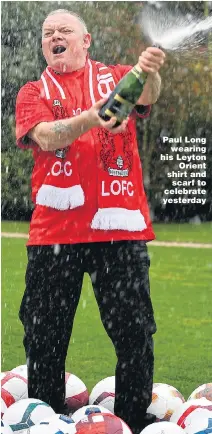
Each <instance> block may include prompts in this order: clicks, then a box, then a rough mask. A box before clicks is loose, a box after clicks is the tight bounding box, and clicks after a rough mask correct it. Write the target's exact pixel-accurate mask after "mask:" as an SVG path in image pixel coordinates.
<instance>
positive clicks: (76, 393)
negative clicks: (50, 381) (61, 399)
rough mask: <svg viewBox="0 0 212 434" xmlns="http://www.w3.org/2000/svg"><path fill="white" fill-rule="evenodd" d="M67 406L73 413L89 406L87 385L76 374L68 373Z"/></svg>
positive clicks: (66, 381)
mask: <svg viewBox="0 0 212 434" xmlns="http://www.w3.org/2000/svg"><path fill="white" fill-rule="evenodd" d="M65 383H66V404H67V405H68V408H69V409H70V411H71V412H72V413H73V412H74V411H76V410H78V408H81V407H83V406H84V405H87V403H88V398H89V394H88V391H87V388H86V386H85V384H84V383H83V381H82V380H80V378H78V377H77V376H76V375H74V374H70V373H68V372H66V374H65Z"/></svg>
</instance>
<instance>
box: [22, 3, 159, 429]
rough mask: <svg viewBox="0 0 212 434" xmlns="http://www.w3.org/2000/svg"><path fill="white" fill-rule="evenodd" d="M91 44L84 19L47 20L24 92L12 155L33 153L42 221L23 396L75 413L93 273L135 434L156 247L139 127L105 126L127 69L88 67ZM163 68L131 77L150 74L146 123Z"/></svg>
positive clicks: (26, 299)
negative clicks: (84, 293)
mask: <svg viewBox="0 0 212 434" xmlns="http://www.w3.org/2000/svg"><path fill="white" fill-rule="evenodd" d="M90 42H91V35H90V34H89V33H88V30H87V26H86V24H85V22H84V21H83V19H82V18H81V17H80V16H79V15H77V14H75V13H73V12H70V11H67V10H56V11H53V12H51V13H50V14H49V15H48V16H47V17H46V18H45V20H44V23H43V28H42V50H43V55H44V57H45V59H46V62H47V67H46V69H45V71H43V73H42V75H41V78H40V80H38V81H34V82H28V83H27V84H25V85H24V86H23V87H22V88H21V89H20V91H19V94H18V97H17V106H16V122H17V124H16V134H17V144H18V146H20V147H22V148H32V150H33V157H34V170H33V176H32V199H33V202H34V205H35V209H34V212H33V215H32V220H31V224H30V234H29V240H28V243H27V251H28V265H27V271H26V289H25V293H24V296H23V299H22V303H21V308H20V319H21V321H22V323H23V326H24V333H25V335H24V346H25V352H26V357H27V363H28V394H29V397H30V398H32V397H33V398H38V399H41V400H43V401H45V402H47V403H48V404H50V405H51V406H52V407H53V409H54V410H55V412H56V413H67V412H68V409H67V408H65V361H66V355H67V350H68V346H69V341H70V336H71V332H72V327H73V321H74V317H75V312H76V309H77V306H78V302H79V298H80V294H81V287H82V281H83V275H84V273H85V272H87V273H88V274H89V275H90V277H91V281H92V285H93V289H94V292H95V297H96V300H97V303H98V306H99V310H100V315H101V320H102V322H103V325H104V327H105V330H106V332H107V333H108V336H109V337H110V339H111V340H112V343H113V345H114V348H115V351H116V355H117V365H116V372H115V376H116V397H115V414H116V415H117V416H120V417H121V418H122V419H123V420H124V421H125V422H126V423H127V424H128V425H129V426H130V428H131V429H132V431H133V434H139V433H140V431H141V430H142V428H144V427H145V426H146V425H148V424H149V422H151V421H152V420H153V419H151V420H149V419H148V416H147V415H146V410H147V408H148V406H149V405H150V403H151V398H152V382H153V363H154V355H153V339H152V335H153V334H154V333H155V331H156V325H155V321H154V314H153V308H152V303H151V297H150V288H149V265H150V261H149V256H148V251H147V245H146V243H147V242H148V241H150V240H153V239H154V238H155V235H154V232H153V228H152V224H151V220H150V216H149V210H148V204H147V200H146V196H145V191H144V187H143V183H142V171H141V164H140V159H139V153H138V147H137V141H136V126H135V117H134V116H132V117H131V116H130V117H129V119H125V120H123V122H121V125H119V126H118V127H116V128H113V127H114V126H115V124H116V122H117V119H116V117H115V116H112V117H111V118H110V120H108V121H107V120H103V119H102V118H101V117H100V116H99V110H100V109H101V107H102V106H103V104H104V103H105V102H106V101H107V99H108V97H109V96H110V94H111V92H112V91H113V90H114V88H115V86H116V84H117V83H118V82H119V81H120V80H121V78H122V77H124V76H125V75H126V73H128V72H129V71H130V70H131V69H132V66H126V65H115V66H114V65H110V66H107V65H104V64H103V63H100V62H97V61H95V60H92V59H90V57H89V55H88V48H89V47H90ZM164 58H165V55H164V53H163V51H161V50H160V49H158V48H155V47H149V48H147V49H146V50H144V51H143V52H142V53H141V55H140V57H139V59H138V65H137V67H136V68H135V69H136V71H137V68H141V69H142V71H144V73H146V74H148V77H147V80H146V83H145V85H144V87H142V89H141V87H140V90H139V92H137V91H136V93H135V94H134V97H135V99H136V100H137V101H136V107H135V108H136V113H137V114H138V115H140V116H141V117H145V116H148V114H149V112H150V104H153V103H155V101H156V100H157V98H158V96H159V93H160V76H159V74H158V71H159V69H160V67H161V66H162V64H163V63H164ZM136 73H137V72H136ZM133 77H136V76H135V75H133ZM130 94H131V92H130ZM121 120H122V117H121V118H120V121H121ZM55 372H56V373H57V375H55Z"/></svg>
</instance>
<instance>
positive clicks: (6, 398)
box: [1, 389, 15, 418]
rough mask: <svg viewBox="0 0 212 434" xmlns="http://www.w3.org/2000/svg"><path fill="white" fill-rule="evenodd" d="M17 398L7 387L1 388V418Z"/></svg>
mask: <svg viewBox="0 0 212 434" xmlns="http://www.w3.org/2000/svg"><path fill="white" fill-rule="evenodd" d="M14 402H15V399H14V398H13V396H12V395H10V393H9V392H7V390H5V389H1V418H2V417H3V415H4V413H5V411H6V410H7V408H8V407H10V406H11V405H12V404H14Z"/></svg>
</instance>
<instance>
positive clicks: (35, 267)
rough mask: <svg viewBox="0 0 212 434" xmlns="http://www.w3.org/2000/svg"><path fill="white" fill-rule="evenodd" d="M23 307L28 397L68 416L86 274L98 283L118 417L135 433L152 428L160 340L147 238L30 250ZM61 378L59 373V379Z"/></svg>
mask: <svg viewBox="0 0 212 434" xmlns="http://www.w3.org/2000/svg"><path fill="white" fill-rule="evenodd" d="M27 249H28V266H27V271H26V289H25V293H24V296H23V299H22V303H21V307H20V319H21V321H22V323H23V325H24V331H25V336H24V346H25V351H26V357H27V364H28V392H29V397H33V398H38V399H41V400H43V401H45V402H47V403H49V404H50V405H51V406H52V407H53V409H54V410H55V411H56V412H57V413H60V412H63V409H64V400H65V360H66V355H67V349H68V345H69V341H70V336H71V332H72V326H73V321H74V316H75V312H76V309H77V306H78V302H79V298H80V293H81V287H82V280H83V275H84V273H85V272H87V273H88V274H89V275H90V277H91V281H92V285H93V289H94V293H95V297H96V300H97V303H98V306H99V310H100V315H101V320H102V322H103V325H104V327H105V330H106V332H107V334H108V335H109V337H110V338H111V340H112V342H113V345H114V347H115V351H116V355H117V365H116V372H115V376H116V399H115V414H116V415H117V416H119V417H121V418H122V419H123V420H124V421H126V423H127V424H128V425H129V426H130V427H131V429H132V430H133V433H134V434H137V433H139V432H140V431H141V429H142V428H143V427H145V426H146V424H148V422H146V421H145V420H146V419H145V418H146V416H145V415H146V409H147V407H148V406H149V404H150V403H151V398H152V382H153V363H154V356H153V339H152V335H153V334H154V333H155V331H156V325H155V321H154V315H153V308H152V303H151V299H150V288H149V256H148V252H147V247H146V244H145V243H144V242H142V241H120V242H113V243H110V242H104V243H88V244H87V243H86V244H85V243H84V244H75V245H66V244H65V245H52V246H29V247H28V248H27ZM55 373H57V375H55Z"/></svg>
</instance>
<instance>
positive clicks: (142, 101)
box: [137, 72, 161, 105]
mask: <svg viewBox="0 0 212 434" xmlns="http://www.w3.org/2000/svg"><path fill="white" fill-rule="evenodd" d="M160 89H161V77H160V75H159V74H158V72H157V73H154V74H151V73H150V74H148V77H147V81H146V83H145V85H144V89H143V92H142V94H141V96H140V98H139V100H138V101H137V104H138V105H148V104H154V103H155V102H156V101H157V99H158V97H159V95H160Z"/></svg>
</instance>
